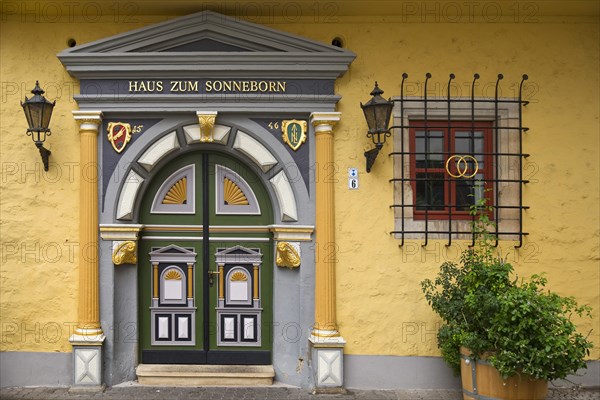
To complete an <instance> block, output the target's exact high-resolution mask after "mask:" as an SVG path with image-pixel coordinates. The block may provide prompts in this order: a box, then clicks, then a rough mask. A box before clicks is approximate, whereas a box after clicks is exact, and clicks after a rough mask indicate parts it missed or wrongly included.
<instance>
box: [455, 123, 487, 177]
mask: <svg viewBox="0 0 600 400" xmlns="http://www.w3.org/2000/svg"><path fill="white" fill-rule="evenodd" d="M454 153H455V154H458V155H469V154H472V155H473V156H474V157H475V158H476V159H477V162H478V163H479V168H483V167H484V162H483V161H484V156H483V132H481V131H476V132H473V135H472V136H471V132H463V131H461V132H456V137H455V140H454Z"/></svg>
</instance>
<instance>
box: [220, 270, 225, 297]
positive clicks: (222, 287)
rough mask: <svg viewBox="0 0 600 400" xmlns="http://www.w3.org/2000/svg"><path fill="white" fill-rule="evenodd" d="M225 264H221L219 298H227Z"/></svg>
mask: <svg viewBox="0 0 600 400" xmlns="http://www.w3.org/2000/svg"><path fill="white" fill-rule="evenodd" d="M224 274H225V266H223V265H219V299H224V298H225V277H224V276H223V275H224Z"/></svg>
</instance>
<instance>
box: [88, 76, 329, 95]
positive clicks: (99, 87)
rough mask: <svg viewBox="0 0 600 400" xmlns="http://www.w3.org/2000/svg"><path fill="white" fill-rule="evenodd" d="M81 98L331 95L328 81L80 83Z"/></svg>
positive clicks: (261, 79)
mask: <svg viewBox="0 0 600 400" xmlns="http://www.w3.org/2000/svg"><path fill="white" fill-rule="evenodd" d="M80 93H81V95H83V96H91V97H94V96H99V95H124V96H125V95H127V96H136V95H178V94H181V95H183V94H186V95H190V94H207V95H210V94H242V95H243V94H247V95H249V96H250V95H254V96H256V95H261V94H274V95H289V97H286V100H289V99H294V98H295V96H300V95H333V94H334V91H333V80H330V79H285V80H284V79H263V78H260V79H251V78H249V79H210V78H209V79H82V80H81V85H80Z"/></svg>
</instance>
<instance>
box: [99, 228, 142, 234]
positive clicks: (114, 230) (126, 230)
mask: <svg viewBox="0 0 600 400" xmlns="http://www.w3.org/2000/svg"><path fill="white" fill-rule="evenodd" d="M140 230H142V228H138V227H135V228H130V227H122V228H121V227H111V226H101V227H100V232H134V233H137V232H139V231H140Z"/></svg>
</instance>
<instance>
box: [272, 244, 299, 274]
mask: <svg viewBox="0 0 600 400" xmlns="http://www.w3.org/2000/svg"><path fill="white" fill-rule="evenodd" d="M276 263H277V266H278V267H287V268H298V267H299V266H300V254H298V251H297V250H296V248H295V247H294V246H292V245H291V244H290V243H288V242H279V243H277V261H276Z"/></svg>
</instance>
